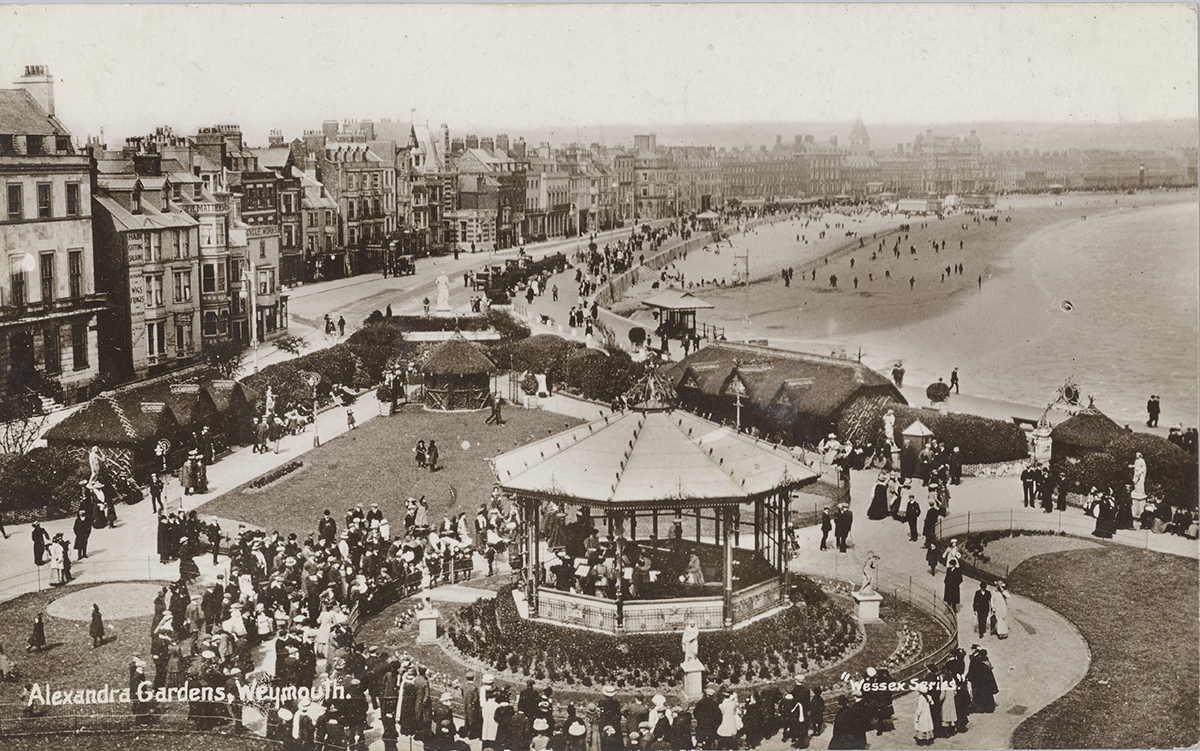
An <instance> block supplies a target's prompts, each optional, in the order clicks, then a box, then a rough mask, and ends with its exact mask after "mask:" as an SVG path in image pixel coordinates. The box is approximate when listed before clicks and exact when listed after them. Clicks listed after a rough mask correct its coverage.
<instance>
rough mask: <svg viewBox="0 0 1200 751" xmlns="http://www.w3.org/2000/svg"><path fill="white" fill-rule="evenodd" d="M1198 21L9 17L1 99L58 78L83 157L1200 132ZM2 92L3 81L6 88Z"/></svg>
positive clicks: (828, 11)
mask: <svg viewBox="0 0 1200 751" xmlns="http://www.w3.org/2000/svg"><path fill="white" fill-rule="evenodd" d="M1196 23H1197V19H1196V12H1195V9H1194V7H1193V6H1188V5H1184V4H1171V5H1165V4H1164V5H1147V4H1136V5H1095V4H1093V5H1082V4H1080V5H1073V4H1060V5H1034V4H1015V5H999V4H993V5H984V4H972V5H945V4H928V5H859V4H841V5H798V4H793V5H788V4H773V5H751V4H711V5H670V4H668V5H627V4H625V5H558V6H553V5H536V6H531V5H526V6H512V5H444V6H434V5H424V6H396V5H339V6H328V5H253V6H246V5H237V6H233V5H228V6H223V5H217V6H214V5H205V6H183V5H172V6H158V5H130V6H116V5H92V6H52V5H49V6H11V5H10V6H2V7H0V81H2V82H3V83H0V86H5V85H7V82H8V81H12V80H15V79H16V78H17V77H18V76H19V75H20V74H21V73H22V72H23V69H24V66H25V65H27V64H44V65H48V66H49V68H50V72H51V74H52V75H53V76H54V77H55V98H56V102H57V110H58V115H59V118H60V119H61V120H62V121H63V122H64V124H65V125H66V126H67V127H68V128H69V129H70V130H71V131H72V133H74V134H75V135H76V136H77V137H80V138H82V137H83V136H85V135H88V134H96V133H99V131H100V129H101V127H103V128H104V129H105V133H106V136H107V140H108V141H109V145H110V146H113V145H114V141H115V140H116V139H118V138H121V139H123V138H124V137H125V136H128V135H135V134H138V133H144V132H148V131H149V130H151V129H152V128H153V127H154V126H155V125H171V126H172V127H174V128H175V129H176V131H177V132H183V133H194V132H195V128H196V127H197V126H201V125H212V124H226V123H237V124H240V125H242V127H243V130H244V131H245V132H246V133H247V136H248V138H249V139H250V140H251V141H252V142H257V141H262V140H265V138H266V134H267V132H268V130H269V129H270V128H271V127H281V128H282V129H283V130H284V131H285V135H287V136H288V137H289V138H292V137H296V136H298V135H300V129H301V128H305V127H308V128H318V127H320V123H321V121H322V120H324V119H358V118H362V119H367V118H369V119H375V120H379V119H382V118H385V117H391V118H393V119H397V120H401V121H405V120H408V119H412V120H414V121H416V122H429V123H430V124H431V125H434V126H435V127H436V125H438V124H439V123H447V124H449V125H450V127H451V129H452V130H454V131H456V132H461V131H466V132H480V133H488V132H520V129H521V127H523V126H524V127H538V128H542V129H545V128H549V129H555V130H556V131H557V130H561V131H562V132H564V133H569V132H571V130H572V129H577V128H583V127H588V126H593V127H594V126H597V125H603V124H606V123H614V124H617V123H623V124H636V125H644V126H646V127H647V128H653V127H654V126H658V125H665V124H677V123H740V122H772V121H780V122H805V121H853V119H854V117H855V116H856V115H861V116H862V117H863V119H864V120H865V121H867V122H868V123H870V122H889V123H908V122H911V123H937V122H955V123H964V122H983V121H997V120H1005V121H1009V120H1020V121H1037V122H1059V123H1120V122H1138V121H1145V120H1159V119H1171V118H1195V117H1196V115H1197V101H1198V92H1197V28H1196ZM5 76H7V78H4V77H5Z"/></svg>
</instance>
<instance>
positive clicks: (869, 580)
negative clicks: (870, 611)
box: [858, 551, 879, 594]
mask: <svg viewBox="0 0 1200 751" xmlns="http://www.w3.org/2000/svg"><path fill="white" fill-rule="evenodd" d="M862 575H863V583H862V587H860V588H859V590H858V591H859V592H862V593H863V594H871V593H873V592H874V591H875V584H876V583H877V582H878V581H879V556H877V555H875V552H874V551H871V552H869V553H867V560H866V561H865V562H864V563H863V567H862Z"/></svg>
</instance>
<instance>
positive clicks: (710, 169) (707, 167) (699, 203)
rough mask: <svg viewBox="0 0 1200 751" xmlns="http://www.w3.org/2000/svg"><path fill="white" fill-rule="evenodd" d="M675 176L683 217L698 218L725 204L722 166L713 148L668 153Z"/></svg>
mask: <svg viewBox="0 0 1200 751" xmlns="http://www.w3.org/2000/svg"><path fill="white" fill-rule="evenodd" d="M667 156H668V158H669V159H670V160H671V165H672V167H673V172H674V175H675V190H676V196H677V197H678V199H679V200H678V210H679V213H680V214H698V213H700V212H703V211H708V209H709V208H711V207H714V206H719V205H720V204H721V163H720V162H719V161H718V159H717V151H716V149H714V148H711V147H707V148H706V147H701V146H680V147H673V148H670V149H668V150H667Z"/></svg>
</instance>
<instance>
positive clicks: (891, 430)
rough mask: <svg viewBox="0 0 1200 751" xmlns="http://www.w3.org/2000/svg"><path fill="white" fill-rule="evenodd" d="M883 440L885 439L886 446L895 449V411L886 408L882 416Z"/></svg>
mask: <svg viewBox="0 0 1200 751" xmlns="http://www.w3.org/2000/svg"><path fill="white" fill-rule="evenodd" d="M883 440H885V441H887V444H888V448H889V449H891V450H892V451H896V450H897V446H896V413H895V412H894V411H892V410H890V409H889V410H888V411H887V414H886V415H884V416H883Z"/></svg>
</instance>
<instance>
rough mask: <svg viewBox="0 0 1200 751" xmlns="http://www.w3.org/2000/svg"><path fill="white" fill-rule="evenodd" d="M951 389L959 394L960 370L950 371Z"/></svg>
mask: <svg viewBox="0 0 1200 751" xmlns="http://www.w3.org/2000/svg"><path fill="white" fill-rule="evenodd" d="M950 388H952V389H954V393H956V394H957V393H958V368H955V369H954V370H952V371H950Z"/></svg>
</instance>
